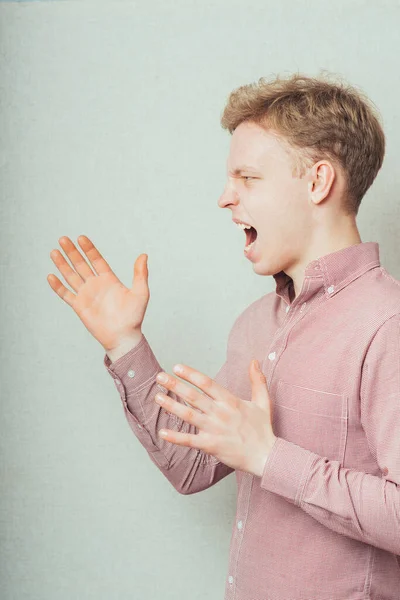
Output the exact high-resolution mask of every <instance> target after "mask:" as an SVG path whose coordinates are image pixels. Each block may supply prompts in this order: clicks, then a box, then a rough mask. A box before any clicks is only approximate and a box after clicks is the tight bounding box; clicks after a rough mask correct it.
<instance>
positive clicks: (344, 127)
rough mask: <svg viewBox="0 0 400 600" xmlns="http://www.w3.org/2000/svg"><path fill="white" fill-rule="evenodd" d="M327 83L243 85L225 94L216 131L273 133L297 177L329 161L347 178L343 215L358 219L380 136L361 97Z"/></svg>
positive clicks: (296, 80) (294, 80)
mask: <svg viewBox="0 0 400 600" xmlns="http://www.w3.org/2000/svg"><path fill="white" fill-rule="evenodd" d="M328 78H329V74H326V73H325V74H324V73H322V74H321V75H320V76H319V77H308V76H306V75H303V74H300V73H295V74H293V75H291V76H289V77H287V78H280V77H279V75H277V76H276V78H275V79H272V80H269V81H268V80H267V79H266V78H265V77H261V78H260V79H259V80H258V82H257V83H250V84H248V85H242V86H240V87H238V88H236V89H235V90H233V91H232V92H231V93H230V95H229V97H228V101H227V104H226V106H225V109H224V111H223V113H222V117H221V126H222V128H223V129H228V130H229V132H230V133H233V131H234V130H235V129H236V127H237V126H238V125H239V124H240V123H242V122H244V121H250V122H254V123H256V124H257V125H259V126H261V127H263V128H264V129H266V130H271V133H277V134H278V135H279V137H280V139H281V141H282V143H283V146H284V148H285V149H286V150H287V151H288V152H289V154H290V156H291V157H292V159H293V173H292V174H293V176H296V177H303V175H304V174H305V172H306V169H307V168H309V167H311V166H312V165H313V164H314V163H315V162H317V161H318V160H321V159H322V158H329V159H330V160H331V161H332V162H333V163H334V164H335V166H340V167H341V168H342V170H343V173H344V176H345V178H346V184H347V189H346V197H345V198H344V199H343V210H344V212H345V213H346V214H355V215H357V213H358V209H359V206H360V203H361V200H362V198H363V196H364V194H365V193H366V191H367V190H368V188H369V187H370V186H371V184H372V182H373V181H374V179H375V177H376V175H377V174H378V171H379V169H380V168H381V166H382V162H383V158H384V155H385V134H384V132H383V128H382V125H381V123H380V115H379V112H378V111H377V110H375V108H374V107H375V105H374V104H373V102H372V101H370V100H369V99H368V97H367V96H366V95H365V94H364V93H363V92H362V91H360V90H359V89H356V88H355V87H354V86H350V85H349V84H348V83H346V82H344V81H334V82H329V81H328Z"/></svg>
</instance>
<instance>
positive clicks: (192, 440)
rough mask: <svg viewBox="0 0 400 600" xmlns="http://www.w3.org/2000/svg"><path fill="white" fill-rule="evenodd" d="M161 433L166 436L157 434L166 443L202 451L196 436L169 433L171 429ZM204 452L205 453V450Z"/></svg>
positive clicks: (175, 432)
mask: <svg viewBox="0 0 400 600" xmlns="http://www.w3.org/2000/svg"><path fill="white" fill-rule="evenodd" d="M163 431H165V432H166V435H162V434H161V433H160V432H159V436H160V437H161V438H162V439H163V440H166V441H167V442H171V443H172V444H178V445H179V446H188V447H189V448H198V449H199V450H203V448H202V445H201V443H200V442H199V436H198V435H197V434H195V435H193V434H191V433H179V432H177V431H171V429H164V430H163ZM204 451H205V452H206V450H204Z"/></svg>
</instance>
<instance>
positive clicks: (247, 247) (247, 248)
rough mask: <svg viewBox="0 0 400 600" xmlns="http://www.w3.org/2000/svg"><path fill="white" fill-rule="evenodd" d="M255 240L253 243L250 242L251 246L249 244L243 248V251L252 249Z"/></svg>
mask: <svg viewBox="0 0 400 600" xmlns="http://www.w3.org/2000/svg"><path fill="white" fill-rule="evenodd" d="M255 242H256V240H254V242H251V244H249V245H248V246H245V247H244V249H245V250H250V248H251V247H252V245H253V244H255Z"/></svg>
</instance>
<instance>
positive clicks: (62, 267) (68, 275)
mask: <svg viewBox="0 0 400 600" xmlns="http://www.w3.org/2000/svg"><path fill="white" fill-rule="evenodd" d="M50 258H51V260H52V261H53V263H54V264H55V265H56V267H57V269H58V270H59V271H60V273H62V275H64V279H65V281H66V282H67V283H68V284H69V285H70V286H71V287H72V289H73V290H74V291H75V292H77V291H78V290H79V288H80V287H81V285H83V284H84V283H85V282H84V280H83V279H82V277H81V276H80V275H79V273H77V272H76V271H74V270H73V269H72V268H71V267H70V265H69V264H68V263H67V261H66V260H65V258H64V257H63V255H62V254H61V252H60V251H59V250H52V251H51V252H50ZM57 281H58V283H60V280H59V279H57ZM61 285H62V284H61ZM63 288H64V290H66V289H67V288H65V287H64V286H63Z"/></svg>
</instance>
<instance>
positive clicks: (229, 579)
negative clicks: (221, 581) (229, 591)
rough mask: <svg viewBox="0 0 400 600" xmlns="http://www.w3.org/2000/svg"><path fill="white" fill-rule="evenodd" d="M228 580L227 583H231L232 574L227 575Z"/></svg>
mask: <svg viewBox="0 0 400 600" xmlns="http://www.w3.org/2000/svg"><path fill="white" fill-rule="evenodd" d="M228 581H229V583H233V577H232V575H229V577H228Z"/></svg>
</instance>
